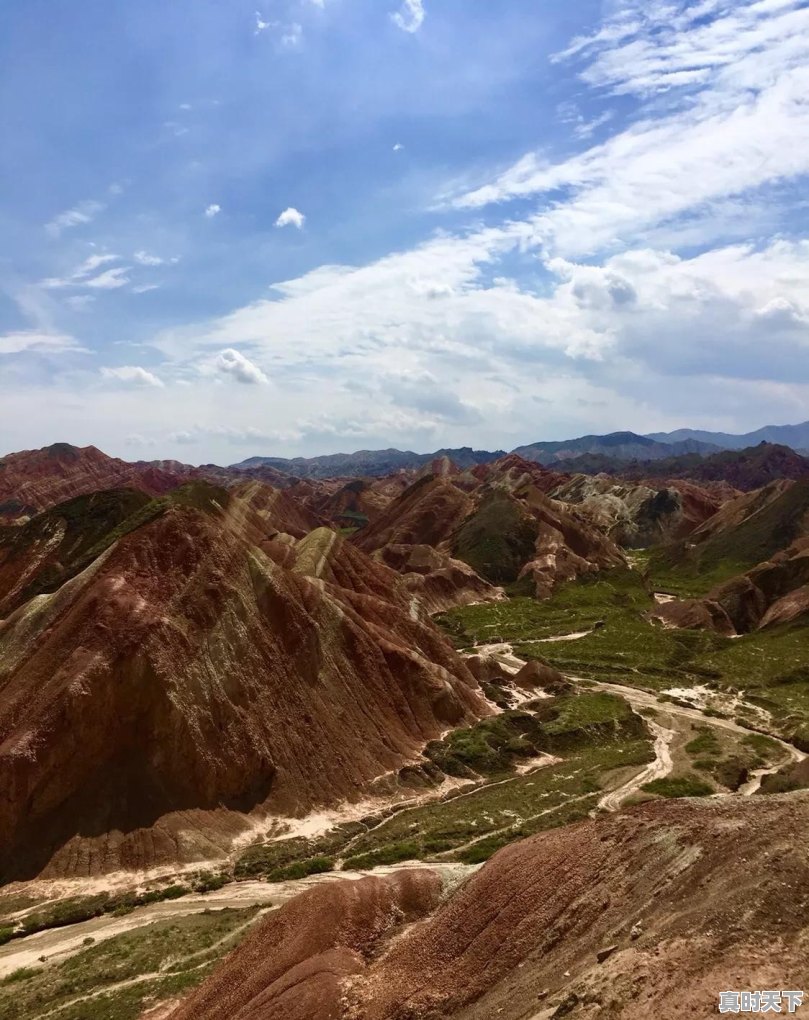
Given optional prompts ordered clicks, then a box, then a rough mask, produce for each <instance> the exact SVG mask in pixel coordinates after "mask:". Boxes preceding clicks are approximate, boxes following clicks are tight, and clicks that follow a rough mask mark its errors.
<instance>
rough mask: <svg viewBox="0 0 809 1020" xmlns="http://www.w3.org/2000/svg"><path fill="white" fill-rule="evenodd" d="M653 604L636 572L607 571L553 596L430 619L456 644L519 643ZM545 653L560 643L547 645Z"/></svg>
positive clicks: (493, 604)
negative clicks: (541, 599)
mask: <svg viewBox="0 0 809 1020" xmlns="http://www.w3.org/2000/svg"><path fill="white" fill-rule="evenodd" d="M652 605H653V602H652V598H651V596H650V594H649V592H648V591H647V590H646V587H645V586H644V583H643V579H642V577H641V575H640V574H639V573H638V572H637V571H632V570H623V569H617V570H609V571H602V572H601V573H599V574H593V575H590V576H589V577H586V578H582V579H580V580H579V581H575V582H571V583H570V584H566V585H563V586H562V587H561V588H559V589H558V590H557V591H556V592H554V594H553V596H552V598H550V599H545V600H543V601H541V602H540V601H538V600H536V599H534V598H528V597H520V596H517V597H514V598H511V599H509V600H508V601H506V602H489V603H482V604H480V605H477V606H460V607H458V608H457V609H452V610H450V611H449V612H446V613H441V614H439V615H438V616H436V617H435V620H436V622H437V623H438V624H439V625H440V626H441V627H442V628H443V629H444V630H445V631H446V633H447V634H448V635H449V637H450V638H451V640H452V641H453V642H454V643H455V645H456V647H459V648H471V647H472V646H473V645H475V644H487V643H491V642H494V641H507V642H509V643H510V644H520V643H522V642H526V641H537V640H539V639H541V638H548V637H557V636H559V635H563V634H572V633H577V632H581V631H585V630H590V629H592V627H593V626H594V625H596V624H597V623H601V622H609V620H610V619H611V618H612V617H613V616H614V615H616V614H624V613H626V611H627V610H633V609H634V610H635V611H636V615H638V616H640V613H641V612H643V611H644V610H647V609H650V608H651V607H652ZM547 648H548V652H550V650H551V649H552V648H553V649H554V651H558V650H559V647H558V645H557V646H554V645H548V646H547Z"/></svg>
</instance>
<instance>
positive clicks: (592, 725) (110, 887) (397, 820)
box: [0, 442, 809, 1020]
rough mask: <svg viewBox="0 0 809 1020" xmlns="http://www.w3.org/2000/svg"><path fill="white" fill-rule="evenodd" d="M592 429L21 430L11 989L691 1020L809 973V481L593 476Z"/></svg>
mask: <svg viewBox="0 0 809 1020" xmlns="http://www.w3.org/2000/svg"><path fill="white" fill-rule="evenodd" d="M584 445H585V446H586V447H587V448H586V449H585V448H584V447H582V448H581V449H580V450H578V452H577V451H576V449H574V451H573V452H577V457H581V458H582V465H581V466H582V468H583V469H584V470H582V471H578V472H577V471H575V470H571V462H570V461H569V460H565V458H563V457H561V456H556V455H555V454H554V457H553V463H549V464H547V465H543V464H542V463H539V456H538V454H537V451H536V450H534V451H531V450H525V451H523V453H524V454H525V453H529V454H531V455H532V459H526V457H525V456H521V455H519V454H518V453H512V454H501V455H497V456H494V455H493V456H492V457H491V458H486V457H483V456H477V455H475V456H471V451H470V452H469V453H470V456H468V457H467V456H466V455H464V456H463V457H461V458H459V462H456V461H455V460H453V458H452V456H451V451H444V452H441V453H440V454H439V455H436V456H434V457H425V458H424V459H422V460H421V461H419V462H418V463H416V464H414V465H412V466H395V465H393V466H392V467H391V470H390V471H389V472H387V473H382V472H376V471H374V472H369V473H368V474H365V475H358V476H355V477H352V476H350V475H347V474H341V475H339V476H334V477H332V476H329V477H320V474H321V471H320V468H318V469H317V470H315V468H311V469H310V468H307V469H306V470H304V468H303V467H302V466H301V465H295V472H292V471H286V470H284V467H285V466H284V465H283V464H282V463H281V462H271V463H266V462H263V461H261V459H259V461H261V462H259V463H253V462H249V463H246V464H244V465H237V466H234V467H229V468H218V467H214V466H204V467H199V468H191V467H189V466H186V465H183V464H180V463H177V462H155V463H153V464H149V463H145V462H140V463H136V464H129V463H127V462H124V461H120V460H116V459H113V458H109V457H106V456H105V455H104V454H103V453H101V452H100V451H99V450H97V449H95V448H86V449H79V448H75V447H70V446H67V444H58V445H57V446H55V447H49V448H46V449H44V450H37V451H29V452H23V453H18V454H13V455H11V456H9V457H6V458H4V459H3V460H0V481H2V486H3V492H2V496H3V502H2V513H3V516H4V522H5V523H4V524H3V525H2V527H0V779H1V780H2V789H3V797H2V801H0V879H1V880H2V883H3V884H2V886H0V1015H2V1016H3V1017H4V1018H6V1017H8V1018H9V1020H33V1018H40V1017H57V1018H59V1020H94V1018H112V1020H141V1018H143V1020H146V1018H150V1020H165V1018H168V1017H170V1016H171V1017H175V1018H176V1020H186V1018H191V1017H195V1018H197V1017H199V1018H202V1020H207V1018H210V1020H231V1018H239V1020H253V1018H255V1020H259V1018H261V1020H265V1018H266V1020H274V1018H278V1020H439V1018H442V1017H447V1018H450V1017H451V1018H456V1017H457V1018H459V1020H460V1018H466V1020H489V1018H493V1017H500V1016H502V1017H503V1018H504V1020H551V1018H557V1017H564V1016H570V1017H572V1018H574V1020H575V1018H579V1017H581V1018H591V1017H592V1018H595V1017H607V1018H612V1017H614V1018H616V1020H618V1018H626V1020H640V1018H641V1017H646V1016H660V1017H664V1018H669V1017H670V1018H671V1020H675V1018H679V1017H702V1016H706V1017H707V1016H710V1015H712V1014H713V1013H714V1012H716V1003H717V1002H718V996H719V992H720V991H723V990H725V989H726V988H736V987H739V988H775V987H778V988H796V989H797V988H802V987H803V986H804V985H805V984H806V979H807V977H809V974H807V965H806V960H807V949H809V945H807V928H806V922H805V918H806V911H807V906H809V899H807V897H809V873H807V867H806V857H805V852H804V849H803V848H804V844H805V843H806V840H807V838H808V837H809V790H807V792H804V790H806V788H807V787H809V771H807V761H808V760H809V759H807V755H808V754H809V667H808V666H807V663H809V656H808V654H807V650H809V495H808V493H809V488H808V487H809V474H806V473H802V470H801V460H802V458H800V457H798V455H797V454H796V455H794V456H786V455H785V454H784V453H783V448H781V447H772V448H770V452H769V453H768V452H767V450H765V449H763V448H756V450H755V451H753V453H749V454H748V453H747V452H745V451H741V452H740V453H739V454H735V453H734V454H722V455H719V454H716V453H713V452H711V451H703V454H702V458H701V459H700V463H701V465H702V469H701V470H691V471H690V473H689V465H693V464H694V458H695V457H698V454H696V453H695V452H694V451H692V450H690V449H689V450H687V451H683V452H682V453H681V454H680V455H679V456H676V457H674V459H673V461H672V462H671V465H669V461H667V460H666V459H665V458H662V457H660V458H658V459H656V460H655V461H654V462H651V461H650V462H649V464H650V465H651V464H652V463H653V464H654V468H652V467H651V466H649V470H646V471H640V470H638V469H636V466H635V465H633V466H632V467H631V469H626V470H614V473H612V474H607V473H603V472H602V473H598V474H592V473H591V472H590V470H589V461H588V458H592V457H593V456H595V455H596V453H597V451H598V444H593V443H589V442H588V443H587V444H584ZM613 445H614V446H615V445H616V444H613ZM656 445H662V444H656ZM617 448H619V449H621V447H620V446H618V447H617ZM594 451H595V452H594ZM627 451H628V453H629V454H631V455H634V447H632V448H631V449H629V448H627ZM627 451H625V452H627ZM393 452H395V451H393ZM540 452H541V451H540ZM562 452H564V451H562ZM569 452H570V451H569V450H568V453H569ZM655 453H656V454H657V451H655ZM390 455H391V451H388V456H389V457H390ZM598 455H599V456H600V455H601V454H598ZM543 456H544V454H543ZM698 459H699V457H698ZM680 462H681V463H680ZM572 465H573V466H575V461H573V462H572ZM664 468H665V471H666V473H665V475H661V472H662V471H663V470H664ZM754 472H756V473H757V474H756V473H754ZM742 473H744V477H742ZM759 480H760V481H761V484H759V485H755V484H754V483H755V482H757V481H759Z"/></svg>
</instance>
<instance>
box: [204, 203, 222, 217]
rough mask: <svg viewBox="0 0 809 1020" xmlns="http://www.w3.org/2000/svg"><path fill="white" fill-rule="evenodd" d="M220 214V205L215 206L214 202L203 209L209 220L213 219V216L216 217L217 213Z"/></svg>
mask: <svg viewBox="0 0 809 1020" xmlns="http://www.w3.org/2000/svg"><path fill="white" fill-rule="evenodd" d="M221 212H222V206H221V205H217V204H216V203H215V202H213V203H212V204H211V205H209V206H208V207H207V208H206V209H205V215H206V216H207V217H208V219H209V220H212V219H213V218H214V216H218V215H219V213H221Z"/></svg>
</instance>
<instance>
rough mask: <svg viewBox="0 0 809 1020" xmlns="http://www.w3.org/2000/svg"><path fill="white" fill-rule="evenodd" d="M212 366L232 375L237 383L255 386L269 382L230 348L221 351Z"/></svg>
mask: <svg viewBox="0 0 809 1020" xmlns="http://www.w3.org/2000/svg"><path fill="white" fill-rule="evenodd" d="M214 366H215V368H216V370H217V371H219V372H224V373H225V374H226V375H232V376H233V378H234V379H236V381H237V382H240V383H246V384H248V385H252V386H256V385H262V384H264V383H267V382H269V380H268V379H267V376H266V375H265V374H264V373H263V372H262V371H261V369H260V368H259V367H258V366H257V365H254V364H253V362H252V361H250V360H248V359H247V358H245V356H244V355H243V354H240V353H239V351H235V350H233V348H232V347H229V348H227V349H226V350H224V351H222V352H221V353H220V354H219V355H218V356H217V358H216V360H215V362H214Z"/></svg>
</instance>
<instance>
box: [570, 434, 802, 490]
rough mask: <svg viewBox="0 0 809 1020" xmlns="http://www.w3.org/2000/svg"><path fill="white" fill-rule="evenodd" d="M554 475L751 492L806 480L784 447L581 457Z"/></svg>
mask: <svg viewBox="0 0 809 1020" xmlns="http://www.w3.org/2000/svg"><path fill="white" fill-rule="evenodd" d="M554 469H555V470H557V471H565V472H571V473H573V474H584V475H599V474H605V475H615V476H618V477H620V478H623V479H625V480H626V481H633V482H639V481H648V480H649V479H654V478H660V479H672V478H682V479H688V480H689V481H693V482H728V484H730V485H732V486H733V488H734V489H740V490H741V491H742V492H751V491H752V490H753V489H759V488H761V487H762V486H763V485H768V484H769V483H770V482H773V481H777V480H779V479H784V478H791V479H793V480H797V479H799V478H809V458H807V457H803V456H801V455H800V454H799V453H797V452H796V451H795V450H793V449H791V448H790V447H788V446H778V445H776V444H774V443H759V444H758V446H751V447H748V448H747V449H745V450H720V451H719V452H718V453H714V454H711V455H710V456H705V455H700V454H697V453H692V454H685V455H680V456H677V457H669V458H665V459H662V460H654V461H650V460H635V461H623V460H620V459H618V458H617V457H606V456H604V454H584V455H583V456H581V457H576V458H574V459H573V460H567V461H559V462H558V463H556V464H554Z"/></svg>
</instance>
